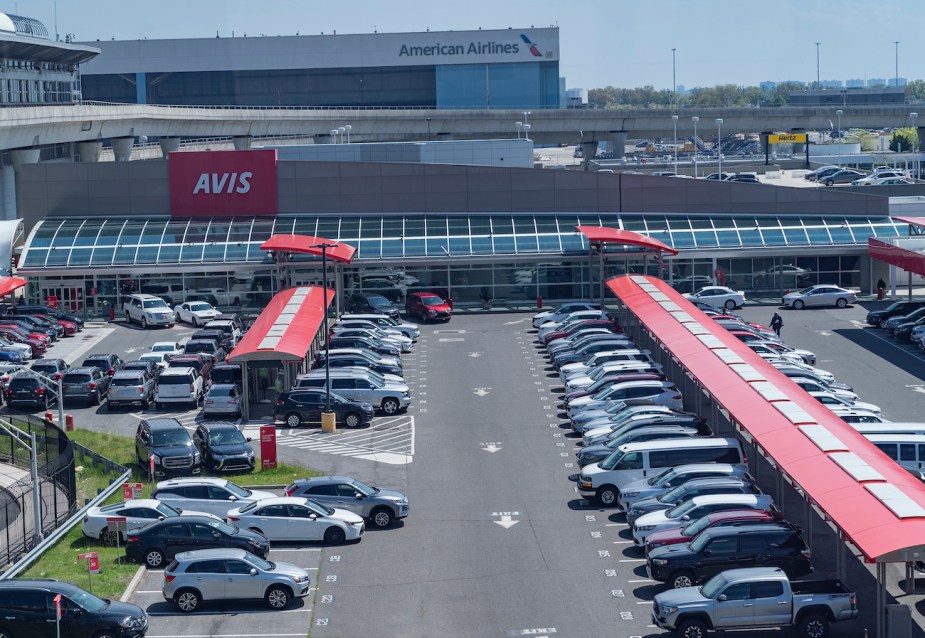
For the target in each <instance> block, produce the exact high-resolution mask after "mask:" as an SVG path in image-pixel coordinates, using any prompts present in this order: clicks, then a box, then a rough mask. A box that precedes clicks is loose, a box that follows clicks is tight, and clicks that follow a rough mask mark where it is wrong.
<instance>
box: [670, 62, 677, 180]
mask: <svg viewBox="0 0 925 638" xmlns="http://www.w3.org/2000/svg"><path fill="white" fill-rule="evenodd" d="M675 51H677V49H674V48H673V49H671V104H672V105H674V99H675V96H676V95H677V93H678V82H677V74H676V73H675V69H676V67H675V62H674V61H675V57H674V52H675ZM677 172H678V169H677V168H675V173H677Z"/></svg>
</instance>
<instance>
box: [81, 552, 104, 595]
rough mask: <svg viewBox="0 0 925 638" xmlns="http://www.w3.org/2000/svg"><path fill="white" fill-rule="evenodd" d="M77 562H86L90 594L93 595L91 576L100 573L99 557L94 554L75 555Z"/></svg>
mask: <svg viewBox="0 0 925 638" xmlns="http://www.w3.org/2000/svg"><path fill="white" fill-rule="evenodd" d="M77 560H85V561H87V578H89V579H90V593H91V594H92V593H93V574H99V573H100V557H99V554H97V553H96V552H87V553H85V554H77Z"/></svg>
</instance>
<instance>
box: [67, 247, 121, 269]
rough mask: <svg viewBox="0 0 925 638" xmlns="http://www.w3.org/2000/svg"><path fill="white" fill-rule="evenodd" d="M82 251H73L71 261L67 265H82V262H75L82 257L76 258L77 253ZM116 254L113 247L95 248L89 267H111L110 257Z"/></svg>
mask: <svg viewBox="0 0 925 638" xmlns="http://www.w3.org/2000/svg"><path fill="white" fill-rule="evenodd" d="M82 252H83V250H74V251H72V252H71V261H70V262H69V265H71V266H73V265H74V264H75V263H79V264H83V263H84V262H83V261H80V262H76V261H75V259H81V260H82V256H78V255H77V253H82ZM115 252H116V247H115V246H97V247H96V248H94V249H93V257H92V258H91V259H90V265H91V266H111V265H112V256H113V253H115Z"/></svg>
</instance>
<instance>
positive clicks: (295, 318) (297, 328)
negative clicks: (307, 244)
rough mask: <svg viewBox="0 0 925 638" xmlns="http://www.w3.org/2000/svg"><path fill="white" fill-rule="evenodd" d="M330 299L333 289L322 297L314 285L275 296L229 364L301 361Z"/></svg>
mask: <svg viewBox="0 0 925 638" xmlns="http://www.w3.org/2000/svg"><path fill="white" fill-rule="evenodd" d="M333 299H334V291H333V290H330V289H329V290H328V291H327V295H325V294H324V289H323V288H320V287H317V286H303V287H301V288H290V289H288V290H284V291H283V292H281V293H279V294H277V295H275V296H274V297H273V299H271V300H270V303H269V304H267V307H266V308H265V309H264V311H263V312H261V313H260V316H259V317H257V321H255V322H254V325H252V326H251V327H250V330H248V331H247V333H245V335H244V336H243V337H242V338H241V341H239V342H238V345H237V346H235V348H234V350H232V351H231V354H229V355H228V361H229V362H230V363H240V362H243V361H301V360H302V359H304V358H305V355H306V353H307V352H308V350H309V348H310V347H311V344H312V341H314V340H315V336H316V335H317V334H318V328H319V327H321V322H322V320H323V319H324V313H325V309H326V308H327V307H328V306H330V305H331V301H332V300H333Z"/></svg>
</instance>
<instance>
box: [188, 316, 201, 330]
mask: <svg viewBox="0 0 925 638" xmlns="http://www.w3.org/2000/svg"><path fill="white" fill-rule="evenodd" d="M190 323H191V324H193V327H194V328H198V327H199V326H200V325H202V324H200V323H199V317H197V316H196V315H193V317H192V319H190Z"/></svg>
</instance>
